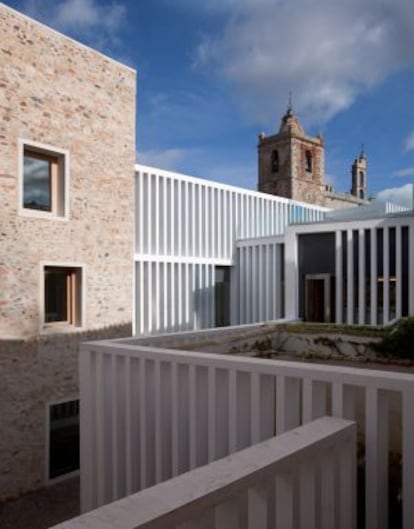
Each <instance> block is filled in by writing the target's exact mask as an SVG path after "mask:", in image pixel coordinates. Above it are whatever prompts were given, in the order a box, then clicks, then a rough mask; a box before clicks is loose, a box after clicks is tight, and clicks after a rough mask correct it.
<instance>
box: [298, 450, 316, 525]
mask: <svg viewBox="0 0 414 529" xmlns="http://www.w3.org/2000/svg"><path fill="white" fill-rule="evenodd" d="M299 508H300V511H299V527H300V529H317V527H316V475H315V464H314V461H312V460H308V461H304V462H303V463H302V464H301V466H300V470H299Z"/></svg>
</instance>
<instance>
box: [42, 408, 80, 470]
mask: <svg viewBox="0 0 414 529" xmlns="http://www.w3.org/2000/svg"><path fill="white" fill-rule="evenodd" d="M48 456H49V457H48V460H49V475H48V478H49V479H54V478H57V477H59V476H63V475H65V474H69V473H71V472H75V471H76V470H79V400H78V399H75V400H70V401H67V402H61V403H60V404H52V405H50V406H49V454H48Z"/></svg>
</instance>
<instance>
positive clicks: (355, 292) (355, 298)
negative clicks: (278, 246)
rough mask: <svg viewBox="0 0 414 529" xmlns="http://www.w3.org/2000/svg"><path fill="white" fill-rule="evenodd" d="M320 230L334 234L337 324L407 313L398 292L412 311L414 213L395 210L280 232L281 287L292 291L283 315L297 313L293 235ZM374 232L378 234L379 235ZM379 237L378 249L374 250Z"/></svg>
mask: <svg viewBox="0 0 414 529" xmlns="http://www.w3.org/2000/svg"><path fill="white" fill-rule="evenodd" d="M403 229H407V230H408V244H407V246H408V248H407V252H406V254H404V252H403V248H402V233H403V231H402V230H403ZM391 230H393V233H394V230H395V249H394V250H393V247H392V245H391V244H390V242H391ZM320 232H330V233H335V241H336V242H335V262H336V272H335V292H336V294H335V297H336V322H337V323H346V324H360V325H377V324H388V323H390V322H391V321H392V320H394V319H396V318H400V317H401V316H404V315H407V314H404V313H403V310H402V305H403V303H402V298H403V296H406V297H407V313H408V314H410V315H413V314H414V274H413V270H414V217H413V216H412V215H400V216H391V217H384V218H379V219H378V218H377V219H369V220H358V221H357V222H351V221H348V222H329V223H328V222H321V223H319V224H313V225H307V226H305V225H302V226H291V227H289V228H288V229H287V233H286V236H285V244H286V259H285V263H286V292H290V293H292V295H291V296H289V299H288V300H287V305H288V307H287V316H288V317H295V315H296V317H297V315H298V291H299V281H300V278H299V277H298V271H297V267H298V262H297V253H298V252H297V245H298V236H299V235H300V234H301V233H307V234H309V233H320ZM379 235H381V237H382V239H379ZM366 237H369V245H368V244H366V243H365V238H366ZM354 238H355V239H356V241H357V243H356V245H354V242H353V241H354ZM381 240H382V243H381V244H382V248H381V249H380V250H379V248H378V245H379V244H380V241H381ZM343 242H344V243H343ZM355 252H356V256H354V253H355ZM377 252H378V255H382V260H379V261H378V262H377ZM344 255H346V259H345V261H344ZM354 259H355V260H356V265H355V266H354ZM404 260H405V265H406V266H407V268H408V283H407V281H404V278H403V266H404ZM391 261H394V262H395V267H394V268H395V273H391ZM368 264H369V273H367V268H368ZM380 269H382V271H381V270H380ZM394 292H395V295H394V294H393V293H394Z"/></svg>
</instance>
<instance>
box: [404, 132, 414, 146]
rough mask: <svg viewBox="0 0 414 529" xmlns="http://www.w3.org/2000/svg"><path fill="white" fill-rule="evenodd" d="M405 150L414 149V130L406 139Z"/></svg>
mask: <svg viewBox="0 0 414 529" xmlns="http://www.w3.org/2000/svg"><path fill="white" fill-rule="evenodd" d="M405 150H406V151H414V132H412V133H411V134H409V135H408V136H407V137H406V139H405Z"/></svg>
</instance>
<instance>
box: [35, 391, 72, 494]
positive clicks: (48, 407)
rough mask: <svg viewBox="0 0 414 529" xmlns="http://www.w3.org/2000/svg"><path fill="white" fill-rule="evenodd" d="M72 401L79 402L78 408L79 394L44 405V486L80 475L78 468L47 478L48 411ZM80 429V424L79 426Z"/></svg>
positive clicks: (48, 453) (48, 473) (48, 451)
mask: <svg viewBox="0 0 414 529" xmlns="http://www.w3.org/2000/svg"><path fill="white" fill-rule="evenodd" d="M72 400H79V408H80V397H79V394H77V395H70V396H69V397H65V398H62V399H57V400H50V401H47V402H46V403H45V416H46V421H45V440H46V442H45V481H44V483H45V485H55V484H56V483H59V482H61V481H66V480H67V479H71V478H74V477H76V476H79V475H80V468H79V469H78V470H74V471H73V472H68V473H67V474H62V475H61V476H56V477H55V478H49V475H50V459H49V456H50V410H51V407H52V406H56V405H57V404H64V403H65V402H70V401H72ZM79 423H80V409H79ZM79 428H80V424H79ZM79 438H80V431H79Z"/></svg>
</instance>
